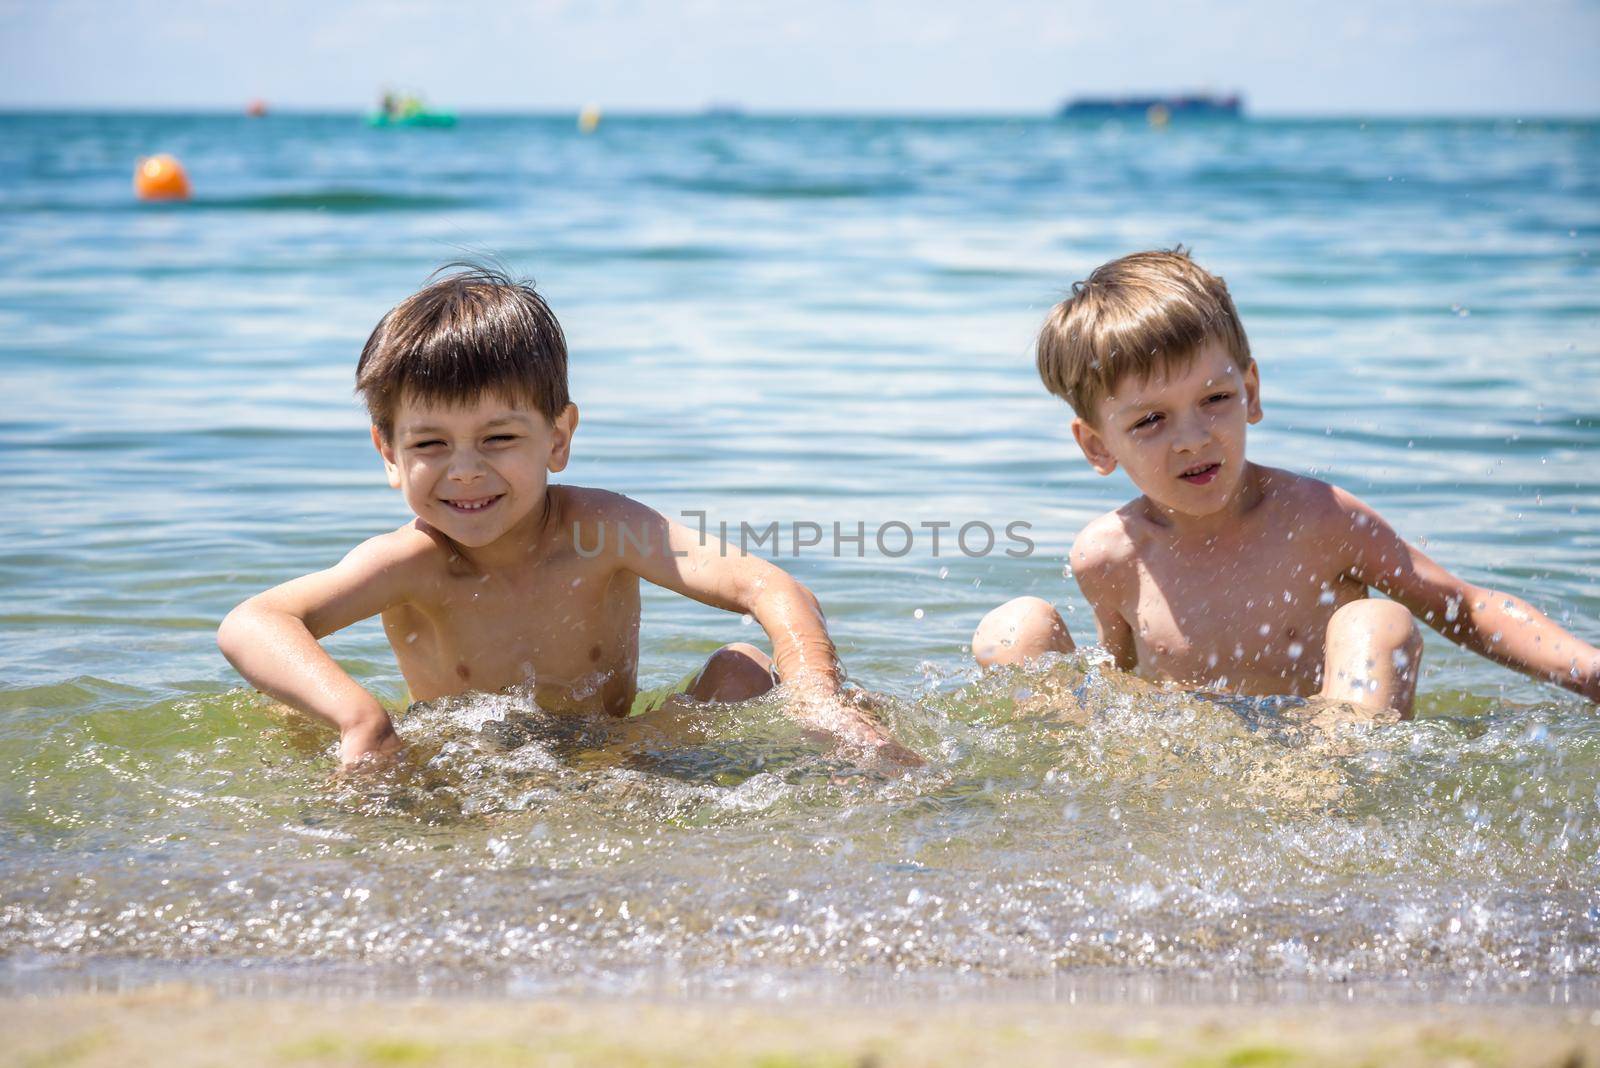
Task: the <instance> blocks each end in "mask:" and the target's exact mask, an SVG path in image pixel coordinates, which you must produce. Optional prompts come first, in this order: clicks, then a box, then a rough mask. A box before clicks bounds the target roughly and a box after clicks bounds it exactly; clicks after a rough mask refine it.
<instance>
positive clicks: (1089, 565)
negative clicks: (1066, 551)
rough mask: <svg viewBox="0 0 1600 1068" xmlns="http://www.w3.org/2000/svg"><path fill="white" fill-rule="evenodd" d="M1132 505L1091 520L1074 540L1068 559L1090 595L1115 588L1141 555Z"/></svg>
mask: <svg viewBox="0 0 1600 1068" xmlns="http://www.w3.org/2000/svg"><path fill="white" fill-rule="evenodd" d="M1131 508H1132V506H1131V505H1125V506H1124V507H1122V508H1119V509H1117V510H1116V511H1114V512H1107V513H1106V514H1105V515H1103V516H1101V517H1100V518H1098V519H1095V520H1093V521H1091V522H1090V523H1089V524H1088V525H1087V526H1085V527H1084V528H1083V529H1082V530H1080V531H1079V532H1078V536H1077V537H1076V538H1075V539H1073V542H1072V552H1071V554H1070V555H1069V557H1068V562H1069V563H1071V565H1072V574H1073V576H1074V577H1075V578H1076V579H1077V580H1078V585H1079V586H1081V587H1083V588H1084V592H1085V593H1086V594H1088V595H1090V596H1092V595H1093V593H1094V592H1095V591H1098V590H1107V589H1111V588H1113V587H1115V586H1116V585H1117V584H1118V583H1119V582H1120V581H1121V580H1122V579H1123V578H1124V577H1125V576H1127V575H1128V574H1129V573H1130V572H1131V570H1132V566H1133V563H1134V561H1135V560H1136V559H1137V558H1138V555H1139V546H1138V539H1137V537H1136V536H1135V533H1134V523H1135V522H1136V520H1135V516H1134V513H1133V511H1132V510H1131Z"/></svg>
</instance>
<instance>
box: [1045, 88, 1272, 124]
mask: <svg viewBox="0 0 1600 1068" xmlns="http://www.w3.org/2000/svg"><path fill="white" fill-rule="evenodd" d="M1057 114H1058V115H1059V116H1060V117H1061V118H1063V119H1117V118H1143V119H1149V120H1150V121H1152V122H1157V121H1162V122H1164V121H1166V120H1169V119H1238V118H1243V117H1244V100H1243V99H1242V98H1241V97H1240V96H1239V94H1238V93H1231V94H1229V95H1228V96H1214V95H1212V94H1210V93H1180V94H1177V95H1175V96H1101V97H1091V96H1081V97H1078V98H1076V99H1074V100H1069V101H1067V102H1066V103H1065V104H1063V105H1061V110H1060V111H1059V112H1058V113H1057Z"/></svg>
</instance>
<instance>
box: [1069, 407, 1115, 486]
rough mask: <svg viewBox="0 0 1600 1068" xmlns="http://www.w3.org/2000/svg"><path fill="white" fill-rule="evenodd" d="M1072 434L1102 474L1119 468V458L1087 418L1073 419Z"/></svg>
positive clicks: (1090, 464)
mask: <svg viewBox="0 0 1600 1068" xmlns="http://www.w3.org/2000/svg"><path fill="white" fill-rule="evenodd" d="M1072 436H1073V438H1074V439H1075V440H1076V441H1077V442H1078V448H1080V449H1082V450H1083V455H1084V458H1085V459H1087V460H1088V461H1089V466H1090V467H1093V468H1094V469H1095V470H1096V471H1098V472H1099V473H1100V474H1102V475H1109V474H1110V473H1111V472H1113V471H1115V470H1116V469H1117V458H1116V457H1115V456H1112V455H1111V450H1110V449H1108V448H1107V447H1106V439H1105V438H1103V437H1101V436H1100V431H1098V430H1096V429H1095V428H1094V426H1093V425H1091V424H1090V423H1089V422H1088V421H1087V420H1084V419H1074V420H1073V421H1072Z"/></svg>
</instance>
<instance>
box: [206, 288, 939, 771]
mask: <svg viewBox="0 0 1600 1068" xmlns="http://www.w3.org/2000/svg"><path fill="white" fill-rule="evenodd" d="M356 384H357V390H358V392H360V393H361V395H362V396H363V398H364V399H365V401H366V404H367V408H368V410H369V412H370V414H371V417H372V441H373V444H374V445H375V446H376V447H377V450H378V452H379V454H380V455H381V456H382V458H383V464H384V467H385V469H386V470H387V471H388V476H389V484H390V485H391V486H393V487H395V488H396V489H398V490H400V492H401V493H402V494H403V495H404V496H405V500H406V504H407V505H408V506H409V507H410V508H411V510H412V512H413V513H415V515H416V518H415V519H414V520H412V521H411V522H408V523H407V524H405V525H404V526H403V527H401V528H400V529H398V530H395V531H392V532H390V533H388V534H381V535H379V536H377V537H375V538H372V539H370V540H368V541H366V542H364V543H362V544H361V545H359V546H357V547H356V548H355V549H354V550H352V551H351V552H350V553H349V555H347V556H346V557H345V558H344V559H343V560H341V561H340V562H339V563H337V564H335V565H334V566H333V567H331V568H329V569H327V570H326V571H319V572H316V573H315V574H311V575H306V576H304V577H303V578H297V579H294V580H292V581H289V582H286V583H284V584H283V585H281V586H278V587H275V588H273V589H270V590H267V591H266V592H265V593H261V594H258V595H256V596H255V597H252V598H250V599H249V600H247V601H245V602H244V603H243V604H241V605H239V606H238V607H237V608H235V609H234V610H233V611H232V612H231V613H229V615H228V617H227V618H226V619H225V620H224V621H223V623H222V626H221V628H220V629H219V630H218V633H217V641H218V644H219V646H220V647H221V649H222V651H223V653H224V655H226V656H227V658H228V659H229V660H230V661H231V662H232V663H233V665H234V666H235V667H236V668H237V669H238V670H239V673H240V674H241V675H243V676H244V677H245V678H246V679H248V680H249V681H250V682H251V683H253V684H254V685H255V686H257V687H258V688H260V689H261V690H263V691H265V692H266V693H268V694H270V695H271V696H273V697H275V698H277V699H278V700H280V701H283V702H284V703H286V704H288V705H291V706H293V707H295V708H297V709H299V710H301V711H302V712H306V713H309V714H310V715H312V716H315V717H317V718H319V719H322V720H324V721H326V722H328V723H330V724H331V725H333V726H334V727H335V728H337V729H338V731H339V738H340V741H339V755H340V759H341V761H342V762H343V763H345V764H351V763H355V762H357V761H360V760H362V759H363V758H366V757H370V756H375V755H381V754H385V753H387V752H389V751H391V750H394V749H397V748H398V747H399V740H398V738H397V737H396V735H395V731H394V725H393V723H392V722H391V720H390V718H389V714H388V712H386V711H385V710H384V708H383V706H382V705H381V704H379V703H378V701H377V700H376V699H375V698H374V697H373V696H372V695H371V694H369V693H368V692H367V691H366V690H364V689H363V688H362V687H361V686H360V685H359V684H358V683H357V682H356V681H355V680H354V679H352V678H351V677H350V676H349V675H348V674H346V673H345V671H344V670H343V669H342V668H340V667H339V665H338V664H337V663H335V662H334V660H333V658H332V657H330V656H329V655H328V654H327V653H326V652H325V651H324V650H323V649H322V647H321V645H320V644H319V642H318V639H320V638H323V637H325V636H326V635H328V634H331V633H333V632H334V631H337V630H340V629H342V628H344V627H347V626H349V625H350V624H352V623H355V622H357V621H358V620H362V619H367V618H369V617H371V616H382V618H383V627H384V631H385V633H386V634H387V635H388V638H389V642H390V644H391V646H392V647H393V648H394V653H395V657H396V659H397V660H398V661H399V665H400V671H401V673H402V674H403V675H404V676H405V680H406V684H407V686H408V687H409V688H410V691H411V696H412V698H413V699H415V700H431V699H433V698H438V697H445V696H448V695H452V694H459V693H463V692H466V691H468V690H484V691H498V690H503V689H506V688H508V687H511V686H531V687H532V688H533V691H534V694H535V697H536V700H537V702H538V703H539V705H540V706H541V707H543V708H545V709H548V710H551V711H556V712H598V713H606V714H610V715H613V716H626V715H628V714H630V712H636V711H639V709H637V708H636V707H635V705H636V701H637V696H638V695H637V690H638V653H639V581H640V580H641V579H643V580H645V581H647V582H652V583H655V584H656V585H658V586H662V587H665V588H667V589H669V590H672V591H674V592H676V593H680V594H683V595H684V596H686V597H692V598H694V599H695V600H698V601H701V602H703V603H705V604H709V605H714V606H715V607H717V608H722V609H725V610H727V611H730V612H741V613H748V614H749V615H751V616H753V617H754V618H755V620H756V622H758V623H759V624H761V626H762V628H763V629H764V630H765V631H766V633H767V637H768V638H769V639H770V640H771V642H772V648H773V657H771V658H769V657H768V656H767V655H766V654H765V653H763V652H762V651H761V650H759V649H757V648H755V647H754V646H752V645H747V644H743V643H736V644H733V645H725V646H723V647H722V648H721V649H718V650H717V651H716V652H715V653H713V654H712V655H711V657H710V659H708V660H707V661H706V663H705V665H704V667H703V668H702V669H701V670H700V671H699V672H698V673H697V674H696V675H695V676H693V677H692V678H691V679H690V680H688V681H687V682H686V684H685V687H684V696H685V697H687V698H688V699H690V700H694V701H726V702H731V701H741V700H745V699H748V698H751V697H755V696H757V695H759V694H762V693H764V692H766V691H768V690H770V689H771V688H772V687H773V685H774V683H775V681H776V680H779V679H781V680H782V681H783V682H784V683H787V684H788V691H789V694H790V704H791V709H792V711H794V713H795V714H796V715H797V717H799V718H800V719H801V720H802V721H803V722H805V723H806V724H807V725H808V726H811V727H814V728H818V729H821V730H823V731H826V732H828V733H830V734H833V735H835V736H837V737H839V738H841V739H843V740H845V741H847V742H849V743H852V744H855V745H860V746H863V747H866V748H868V749H869V750H871V751H872V752H873V753H874V754H875V755H883V756H888V757H890V758H891V759H897V760H901V761H903V762H907V763H914V762H917V760H916V758H915V756H914V755H912V754H910V753H909V752H908V751H906V750H904V749H902V748H901V747H899V746H898V745H896V744H895V743H894V742H893V740H892V739H891V738H890V737H889V735H888V734H887V733H886V732H885V731H884V729H883V728H882V726H881V725H879V724H878V723H877V722H876V721H875V720H873V719H872V718H871V717H870V716H868V715H866V714H865V713H863V712H862V711H860V710H859V709H858V708H856V707H854V706H852V705H850V704H848V703H846V702H845V701H843V700H842V699H841V698H840V696H839V668H838V664H837V660H836V658H835V655H834V648H833V643H832V642H831V641H830V640H829V637H828V631H827V627H826V624H825V623H824V621H823V617H822V612H821V610H820V609H819V607H818V605H817V601H816V599H815V598H814V597H813V596H812V595H811V593H810V591H808V590H807V589H806V588H805V587H804V586H802V585H800V583H798V582H796V581H795V580H794V579H793V578H791V577H790V576H789V575H787V574H786V573H784V572H783V571H781V570H780V569H778V568H777V567H775V566H773V565H772V564H770V563H767V562H766V561H764V560H761V559H759V558H755V557H747V556H741V555H737V554H735V555H728V554H724V553H723V552H721V551H719V550H720V549H721V546H720V545H719V544H718V543H716V542H714V541H711V542H707V541H705V540H703V539H701V538H700V537H698V536H697V535H695V534H694V533H692V532H690V531H689V530H687V529H686V528H684V527H682V526H680V525H678V524H676V523H672V522H670V521H668V520H667V519H665V518H664V517H662V516H661V515H660V514H658V513H656V512H655V511H653V510H651V509H649V508H647V507H645V506H644V505H642V504H639V503H637V502H635V501H632V500H629V499H628V498H626V497H622V496H619V495H618V494H615V493H608V492H606V491H604V490H598V489H583V488H579V487H577V486H566V485H552V484H550V483H549V482H548V477H549V475H550V474H552V473H554V472H558V471H561V470H562V469H563V468H565V467H566V465H567V460H568V456H569V455H570V451H571V448H572V438H573V433H574V431H575V430H576V429H577V426H578V409H577V408H576V407H575V406H574V405H573V404H572V402H571V400H570V398H569V397H568V394H567V350H566V342H565V339H564V337H563V335H562V332H561V327H560V324H559V323H557V321H556V318H555V316H554V315H553V314H552V313H551V311H550V309H549V307H548V306H547V305H546V304H545V302H544V300H543V299H542V298H541V297H540V296H539V295H538V294H537V293H536V292H535V291H534V290H533V289H532V287H531V286H528V285H524V284H521V283H516V282H513V281H511V280H510V279H508V278H506V277H504V276H503V275H500V274H497V273H494V272H489V271H485V270H481V269H476V268H474V269H470V270H465V271H461V272H458V273H454V274H450V275H447V276H445V277H443V278H441V279H439V280H438V281H436V282H434V283H433V284H431V285H429V286H428V287H426V288H425V289H423V290H422V291H421V292H419V293H417V294H415V295H414V296H412V297H410V298H409V299H407V300H406V301H404V302H402V303H401V304H400V305H399V306H397V307H396V308H394V309H393V310H392V311H390V312H389V313H388V314H387V315H385V316H384V317H383V320H382V321H381V322H379V324H378V326H377V329H375V330H374V331H373V333H372V336H371V337H370V338H369V339H368V340H367V344H366V347H365V348H364V349H363V351H362V353H361V360H360V363H359V364H358V366H357V369H356Z"/></svg>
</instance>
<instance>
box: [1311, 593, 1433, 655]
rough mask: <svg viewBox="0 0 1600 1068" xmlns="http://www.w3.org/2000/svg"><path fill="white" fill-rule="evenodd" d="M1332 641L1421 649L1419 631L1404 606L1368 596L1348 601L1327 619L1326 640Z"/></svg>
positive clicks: (1405, 649)
mask: <svg viewBox="0 0 1600 1068" xmlns="http://www.w3.org/2000/svg"><path fill="white" fill-rule="evenodd" d="M1335 641H1357V642H1360V643H1362V644H1364V645H1367V646H1368V647H1371V648H1374V649H1378V648H1382V649H1389V650H1392V651H1397V652H1398V651H1406V652H1412V653H1414V652H1416V651H1419V650H1421V648H1422V631H1421V630H1420V629H1419V628H1418V627H1417V621H1416V619H1415V618H1413V617H1412V615H1411V612H1410V610H1409V609H1407V608H1406V606H1405V605H1403V604H1400V603H1398V602H1396V601H1380V600H1377V599H1376V598H1367V599H1364V600H1360V601H1351V602H1350V603H1349V604H1347V605H1345V606H1344V607H1342V608H1340V609H1339V610H1338V611H1337V612H1335V613H1334V614H1333V618H1332V619H1330V620H1328V642H1329V643H1330V644H1332V643H1333V642H1335ZM1413 659H1414V658H1413Z"/></svg>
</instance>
